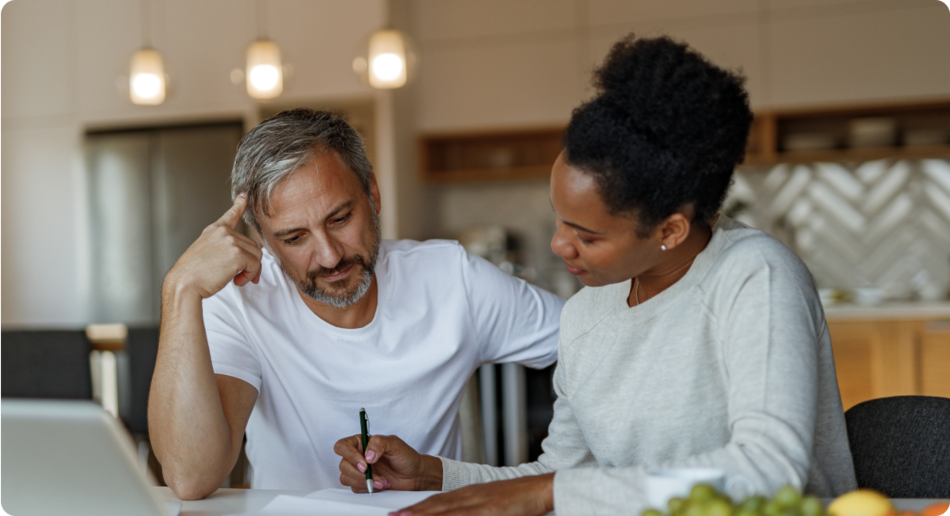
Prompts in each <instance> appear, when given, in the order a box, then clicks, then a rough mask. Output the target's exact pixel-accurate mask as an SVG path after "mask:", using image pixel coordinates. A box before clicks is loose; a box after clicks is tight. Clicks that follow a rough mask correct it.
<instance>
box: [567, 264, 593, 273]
mask: <svg viewBox="0 0 950 516" xmlns="http://www.w3.org/2000/svg"><path fill="white" fill-rule="evenodd" d="M564 265H565V266H567V272H570V273H571V274H576V275H580V274H584V273H585V272H587V271H585V270H583V269H575V268H574V267H571V265H570V264H569V263H567V262H564Z"/></svg>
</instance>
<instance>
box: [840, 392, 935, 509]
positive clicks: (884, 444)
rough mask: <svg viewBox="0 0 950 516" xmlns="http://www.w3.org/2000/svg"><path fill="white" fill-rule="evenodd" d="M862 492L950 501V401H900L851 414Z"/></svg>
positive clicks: (867, 405)
mask: <svg viewBox="0 0 950 516" xmlns="http://www.w3.org/2000/svg"><path fill="white" fill-rule="evenodd" d="M845 420H846V421H847V425H848V440H849V442H850V444H851V455H852V457H853V459H854V472H855V475H856V476H857V480H858V487H861V488H871V489H876V490H878V491H880V492H882V493H884V494H885V495H887V496H889V497H891V498H950V398H938V397H932V396H896V397H892V398H880V399H874V400H869V401H865V402H864V403H859V404H857V405H855V406H853V407H851V408H850V409H848V411H847V412H845Z"/></svg>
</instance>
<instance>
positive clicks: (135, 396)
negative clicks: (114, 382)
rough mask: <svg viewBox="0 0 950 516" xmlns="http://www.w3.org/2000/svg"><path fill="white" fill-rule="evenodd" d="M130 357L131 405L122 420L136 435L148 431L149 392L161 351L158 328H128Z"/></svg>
mask: <svg viewBox="0 0 950 516" xmlns="http://www.w3.org/2000/svg"><path fill="white" fill-rule="evenodd" d="M125 352H126V353H127V354H128V357H129V378H130V382H129V384H130V387H131V389H130V391H131V392H130V393H129V398H130V399H129V406H128V407H129V408H128V413H127V414H124V415H123V416H122V422H123V423H125V426H126V427H127V428H128V429H129V431H130V432H132V433H134V434H147V433H148V418H147V414H148V391H149V389H150V388H151V385H152V373H153V372H154V371H155V356H156V355H157V354H158V327H157V326H156V327H141V328H136V327H132V328H129V331H128V336H127V337H126V341H125Z"/></svg>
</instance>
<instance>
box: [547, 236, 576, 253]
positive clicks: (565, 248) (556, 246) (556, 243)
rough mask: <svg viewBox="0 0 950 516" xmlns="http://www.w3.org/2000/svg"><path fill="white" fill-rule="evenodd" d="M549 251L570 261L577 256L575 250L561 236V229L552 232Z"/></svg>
mask: <svg viewBox="0 0 950 516" xmlns="http://www.w3.org/2000/svg"><path fill="white" fill-rule="evenodd" d="M551 250H552V251H554V254H556V255H558V256H560V257H561V258H568V259H570V258H574V257H576V256H577V249H575V248H574V246H573V245H571V243H570V242H568V240H567V238H565V237H564V236H563V235H562V234H561V229H558V230H557V231H555V232H554V237H553V238H552V239H551Z"/></svg>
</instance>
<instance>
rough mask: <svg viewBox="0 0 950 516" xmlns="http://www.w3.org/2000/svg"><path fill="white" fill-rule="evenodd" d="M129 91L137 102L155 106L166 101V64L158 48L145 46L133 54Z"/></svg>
mask: <svg viewBox="0 0 950 516" xmlns="http://www.w3.org/2000/svg"><path fill="white" fill-rule="evenodd" d="M129 93H130V95H131V97H132V102H134V103H135V104H142V105H153V106H154V105H157V104H161V103H162V102H165V66H164V64H163V63H162V55H161V54H159V53H158V51H157V50H153V49H150V48H143V49H142V50H139V51H138V52H136V53H135V55H134V56H132V64H131V70H130V71H129Z"/></svg>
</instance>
